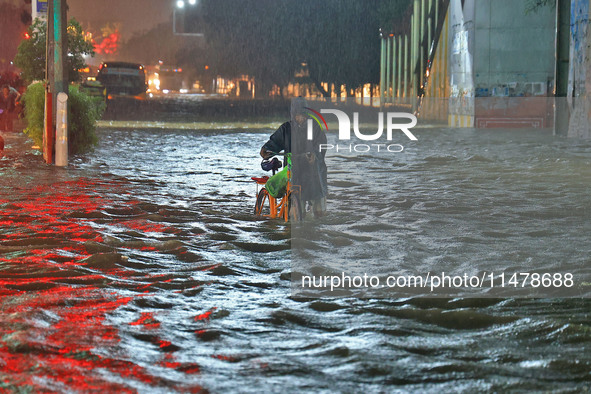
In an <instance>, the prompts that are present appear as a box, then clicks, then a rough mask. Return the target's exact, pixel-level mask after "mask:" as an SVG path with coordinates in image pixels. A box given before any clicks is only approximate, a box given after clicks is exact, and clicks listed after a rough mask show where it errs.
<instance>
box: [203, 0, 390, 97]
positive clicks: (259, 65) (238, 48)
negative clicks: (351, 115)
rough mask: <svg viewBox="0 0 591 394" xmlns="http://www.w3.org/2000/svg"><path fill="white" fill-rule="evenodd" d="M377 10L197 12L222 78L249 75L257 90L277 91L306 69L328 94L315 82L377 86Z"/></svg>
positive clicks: (339, 1)
mask: <svg viewBox="0 0 591 394" xmlns="http://www.w3.org/2000/svg"><path fill="white" fill-rule="evenodd" d="M391 1H392V0H382V2H391ZM395 1H396V2H397V3H400V1H399V0H395ZM380 3H381V2H375V3H374V2H367V1H363V0H324V1H321V2H320V1H317V0H300V1H297V2H296V1H293V0H242V1H240V2H239V3H236V2H235V1H232V0H203V1H202V2H201V7H202V12H203V20H204V24H205V25H204V30H205V34H206V37H207V40H208V43H209V45H210V47H211V48H212V49H213V52H214V53H215V56H216V59H215V61H214V63H215V65H216V69H217V71H218V72H220V73H221V74H222V75H226V76H238V75H240V74H249V75H252V76H254V77H255V79H256V80H257V81H259V82H262V83H263V84H264V85H270V84H277V85H279V86H282V85H285V84H286V82H288V81H290V80H291V79H292V78H293V76H294V73H295V72H296V70H298V69H300V68H301V67H302V63H305V64H306V65H307V67H308V71H309V77H310V80H311V81H312V82H313V83H315V84H316V86H317V87H318V89H319V90H320V91H321V92H323V93H324V94H327V92H324V89H323V88H322V86H321V82H328V83H335V84H346V85H348V86H349V87H351V88H355V87H358V86H360V85H361V84H364V83H367V82H372V83H375V82H377V80H378V78H379V51H380V47H379V46H380V40H379V27H380V26H379V24H380V20H379V18H380V14H379V7H378V5H379V4H380ZM257 91H259V89H257Z"/></svg>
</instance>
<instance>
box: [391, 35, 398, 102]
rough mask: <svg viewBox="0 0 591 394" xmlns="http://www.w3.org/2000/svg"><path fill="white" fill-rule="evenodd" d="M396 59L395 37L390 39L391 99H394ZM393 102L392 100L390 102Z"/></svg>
mask: <svg viewBox="0 0 591 394" xmlns="http://www.w3.org/2000/svg"><path fill="white" fill-rule="evenodd" d="M397 61H398V58H397V56H396V37H392V98H394V97H396V69H397ZM392 101H394V100H392Z"/></svg>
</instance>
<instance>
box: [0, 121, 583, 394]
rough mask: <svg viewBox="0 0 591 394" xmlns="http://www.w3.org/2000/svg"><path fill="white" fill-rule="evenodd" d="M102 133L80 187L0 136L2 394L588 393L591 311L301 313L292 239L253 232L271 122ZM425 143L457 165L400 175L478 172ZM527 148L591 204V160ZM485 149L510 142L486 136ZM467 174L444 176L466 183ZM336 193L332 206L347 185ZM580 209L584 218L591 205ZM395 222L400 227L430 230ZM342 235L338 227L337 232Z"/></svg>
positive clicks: (280, 230) (460, 306)
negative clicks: (546, 155) (565, 171)
mask: <svg viewBox="0 0 591 394" xmlns="http://www.w3.org/2000/svg"><path fill="white" fill-rule="evenodd" d="M102 125H103V127H102V128H101V129H100V130H99V140H100V142H99V146H98V148H97V149H96V150H95V152H94V153H92V154H91V155H88V156H86V157H84V158H74V159H73V160H72V161H71V165H70V167H69V168H68V169H59V168H54V167H49V166H45V165H44V164H42V162H41V159H40V157H39V156H38V155H35V154H33V153H31V152H32V151H31V150H30V148H29V146H28V145H27V144H26V142H24V140H23V138H22V137H20V136H17V135H12V134H11V135H5V137H6V144H7V150H6V156H5V157H4V158H3V159H0V204H1V207H2V210H1V211H0V224H1V227H0V269H1V271H0V296H1V298H0V308H1V311H2V314H1V315H0V387H1V388H2V389H3V390H7V391H27V390H31V391H40V390H41V391H58V392H59V391H80V392H87V391H93V390H95V391H96V390H103V391H104V390H106V391H120V392H162V393H164V392H199V391H202V390H206V391H211V392H225V391H238V392H255V391H256V392H260V391H263V390H264V391H269V392H286V391H288V392H296V391H341V392H357V391H367V392H391V391H396V390H399V391H421V392H439V391H444V392H447V391H466V392H474V391H504V390H509V389H511V390H523V391H529V390H549V391H553V390H557V391H560V390H564V391H572V392H576V391H583V390H586V389H589V387H590V385H591V356H590V354H591V353H590V351H589V350H590V348H591V303H590V302H589V301H588V300H584V299H498V298H493V299H471V298H455V299H418V298H405V299H401V298H386V299H378V298H375V299H374V298H370V299H357V298H321V299H314V298H293V297H291V293H290V292H291V289H290V274H291V266H290V260H291V253H290V228H289V226H287V225H285V224H284V223H282V222H278V221H268V220H258V219H257V218H255V217H253V215H252V206H253V204H254V193H255V186H254V185H253V182H252V181H251V180H250V177H251V176H257V175H261V173H262V171H261V170H260V166H259V164H260V161H259V160H258V159H257V156H256V155H257V153H258V150H259V149H260V146H261V145H262V143H263V142H264V141H265V140H266V139H267V137H268V135H269V134H270V133H271V132H272V131H273V130H274V129H275V128H276V127H277V126H278V123H277V122H271V121H268V122H258V123H231V122H228V123H224V124H222V123H219V122H218V123H193V124H191V126H190V127H181V126H170V127H169V126H165V127H161V126H162V125H156V126H158V127H153V126H154V125H146V124H141V123H137V124H131V125H129V124H127V125H126V124H125V122H123V123H107V122H105V123H103V124H102ZM166 125H170V122H168V123H166ZM419 133H420V132H419ZM423 133H431V136H432V137H433V138H431V141H432V142H431V143H432V144H433V146H440V147H441V146H444V147H445V155H444V157H443V159H441V158H439V159H438V158H437V157H439V156H437V157H435V156H433V155H432V154H429V152H428V151H425V152H424V154H423V156H412V155H411V156H406V157H405V158H404V160H403V162H401V163H400V166H399V167H402V169H403V170H404V169H405V168H406V170H408V171H411V172H412V171H421V172H423V173H428V172H434V170H435V169H436V168H440V167H441V166H442V163H444V162H450V161H456V162H461V163H466V162H465V161H464V159H465V157H464V156H465V154H466V144H462V143H452V142H449V139H448V138H449V137H450V136H451V135H455V134H454V131H449V130H447V131H445V132H443V133H441V134H434V133H433V132H432V131H424V132H423ZM459 133H460V139H462V138H463V139H464V140H466V139H467V140H470V142H472V141H474V140H478V139H479V138H482V137H481V136H475V135H471V134H466V133H467V132H465V131H460V132H459ZM487 133H492V132H487ZM532 133H534V132H523V133H521V134H516V135H515V136H514V137H512V138H511V139H510V141H511V143H512V144H514V145H513V146H517V148H516V149H517V151H520V150H521V151H522V152H529V153H531V152H532V151H534V152H535V151H537V150H540V149H542V150H543V149H545V148H543V146H546V145H547V144H548V142H552V143H553V145H552V147H551V149H552V150H554V152H555V154H556V156H557V157H558V158H561V159H566V160H570V163H574V162H575V161H576V166H577V168H579V173H578V174H577V176H578V177H579V179H580V181H578V182H572V183H568V184H569V185H571V187H572V190H563V192H564V193H567V194H568V193H574V194H575V195H580V194H581V193H580V190H579V189H578V188H580V187H582V185H588V184H589V182H588V181H589V180H591V179H590V176H591V175H590V172H589V165H590V162H591V145H590V144H589V143H588V142H584V141H580V142H571V141H569V140H566V139H559V138H557V137H552V136H550V135H547V134H545V135H544V136H543V143H542V142H536V141H538V137H539V136H537V135H535V134H532ZM438 136H439V137H438ZM419 138H420V137H419ZM438 138H441V139H438ZM446 141H447V142H446ZM483 144H487V145H488V147H489V148H491V149H498V150H501V149H503V148H504V147H505V146H506V144H508V142H507V140H506V139H505V138H495V137H491V136H490V135H489V137H485V142H483ZM472 156H473V155H468V156H467V157H468V158H469V157H472ZM534 156H535V155H533V156H532V157H534ZM429 157H430V159H429ZM433 157H435V159H434V158H433ZM536 157H537V156H536ZM446 158H447V159H446ZM337 159H338V158H337ZM495 160H500V161H501V164H502V160H508V159H507V158H506V157H503V156H502V155H501V156H500V157H498V158H496V159H495ZM532 160H533V159H532ZM404 161H406V162H404ZM468 163H470V161H468ZM546 163H547V164H548V165H551V164H549V163H550V162H546ZM531 164H532V166H534V167H535V166H537V164H536V163H534V162H532V163H531ZM405 166H406V167H405ZM465 168H466V167H465V166H464V165H459V166H454V167H447V168H446V169H445V170H446V171H455V172H456V173H455V175H457V177H458V178H459V177H460V176H463V175H465V174H463V173H462V171H464V170H465ZM453 175H454V174H452V176H453ZM554 181H555V180H554V179H550V180H548V182H549V184H548V186H549V185H550V183H553V182H554ZM507 182H510V181H507ZM540 182H543V180H540ZM329 186H330V187H331V188H332V189H331V193H332V192H333V191H334V193H335V194H334V195H336V196H338V195H339V187H342V186H343V185H342V184H338V183H333V184H332V185H331V181H330V178H329ZM543 186H544V184H543V183H542V184H540V188H542V187H543ZM416 187H417V183H414V182H410V181H408V182H403V181H401V180H399V181H398V193H399V194H398V201H403V200H404V199H405V198H408V199H410V198H411V197H410V196H411V195H413V194H414V195H416V194H417V193H418V195H419V196H422V195H421V193H425V192H428V189H429V188H427V187H425V188H422V189H420V190H418V192H417V189H416ZM472 192H473V193H476V191H472ZM538 192H539V193H543V191H542V190H538ZM466 193H468V194H469V193H471V191H470V190H468V191H466ZM405 196H406V197H405ZM427 197H429V196H427ZM427 197H425V196H422V197H420V198H425V199H427ZM430 197H431V198H433V199H434V198H435V196H430ZM472 197H474V198H477V196H476V195H473V196H472ZM463 198H470V195H465V196H463ZM478 198H480V197H478ZM334 204H337V206H338V202H335V203H334ZM577 204H578V206H579V207H580V210H579V211H578V213H579V215H589V210H588V208H589V202H588V200H583V201H578V202H577ZM333 207H334V206H333ZM342 208H343V207H339V209H342ZM398 208H399V214H400V215H401V216H402V218H401V219H400V220H402V219H404V217H406V218H409V217H413V215H416V214H417V213H416V211H413V210H412V206H410V205H405V204H402V203H401V204H400V205H399V207H398ZM330 209H331V208H330V205H329V211H330ZM434 214H439V213H437V212H435V213H434ZM333 218H335V219H331V218H330V216H329V217H328V218H327V219H326V220H327V222H326V225H339V223H337V222H338V221H339V220H340V219H339V215H338V214H337V215H334V216H333ZM331 220H333V222H331ZM392 220H394V219H392ZM462 220H463V222H464V223H466V224H467V225H468V226H470V224H473V223H476V222H478V220H479V217H478V215H477V214H475V215H473V216H470V215H469V214H467V215H466V216H464V217H463V218H462ZM451 231H453V229H452V230H451ZM556 231H559V229H558V230H556ZM429 236H433V235H432V234H429V232H428V231H427V234H426V235H425V237H429ZM530 238H531V237H530ZM565 242H566V241H565ZM577 242H579V241H577ZM577 245H579V246H580V244H576V245H575V246H577ZM524 248H525V249H524V250H527V249H528V245H524ZM421 256H422V255H421V254H418V255H417V256H414V257H416V258H421ZM411 257H413V256H411ZM414 257H413V258H414ZM579 257H580V256H577V259H578V258H579ZM586 262H587V264H588V263H589V260H588V258H587V260H586Z"/></svg>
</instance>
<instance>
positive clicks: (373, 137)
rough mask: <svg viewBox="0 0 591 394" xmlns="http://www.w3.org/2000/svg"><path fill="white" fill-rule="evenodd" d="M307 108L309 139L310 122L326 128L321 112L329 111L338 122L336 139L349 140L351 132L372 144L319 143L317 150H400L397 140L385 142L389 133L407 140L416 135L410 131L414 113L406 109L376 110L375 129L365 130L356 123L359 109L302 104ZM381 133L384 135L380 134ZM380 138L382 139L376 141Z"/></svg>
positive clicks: (310, 131) (310, 135)
mask: <svg viewBox="0 0 591 394" xmlns="http://www.w3.org/2000/svg"><path fill="white" fill-rule="evenodd" d="M305 109H306V110H308V111H309V112H308V116H309V117H310V119H308V124H307V126H308V128H307V138H308V140H310V141H311V140H312V138H313V135H314V133H313V127H314V122H316V124H318V126H319V127H320V129H321V130H322V129H324V130H325V131H328V122H327V121H326V119H325V118H324V116H323V114H330V115H334V116H335V117H336V120H337V122H338V140H339V141H351V138H352V137H353V136H355V137H356V138H357V139H359V140H361V141H371V142H374V143H373V144H367V143H365V144H364V143H362V144H353V143H350V144H348V145H340V144H338V143H337V144H320V146H319V149H320V151H323V150H326V151H328V150H334V151H335V152H343V151H348V152H369V151H371V150H376V151H377V152H381V151H388V152H392V153H398V152H402V151H403V150H404V147H403V146H402V145H400V144H387V143H388V142H391V141H392V140H393V136H394V135H395V134H396V133H397V132H402V133H403V134H404V135H405V136H406V137H407V138H408V139H409V140H411V141H417V137H415V135H414V134H413V133H412V132H411V131H410V129H412V128H413V127H415V126H416V124H417V117H416V116H415V115H413V114H410V113H406V112H385V113H384V112H378V114H377V122H378V125H377V130H376V131H375V132H373V131H371V132H368V131H367V130H364V131H362V130H361V129H360V126H359V112H353V113H352V118H353V120H352V121H351V116H350V115H349V114H347V113H346V112H345V111H341V110H338V109H320V111H316V110H314V109H312V108H309V107H305ZM384 131H385V132H384ZM384 134H385V135H384ZM380 141H384V142H383V143H379V142H380Z"/></svg>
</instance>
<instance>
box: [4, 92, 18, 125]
mask: <svg viewBox="0 0 591 394" xmlns="http://www.w3.org/2000/svg"><path fill="white" fill-rule="evenodd" d="M19 98H20V94H19V92H18V91H17V90H16V89H14V88H13V87H11V86H9V85H4V86H2V89H0V130H4V131H13V130H12V125H13V122H14V118H16V104H17V101H18V99H19Z"/></svg>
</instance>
